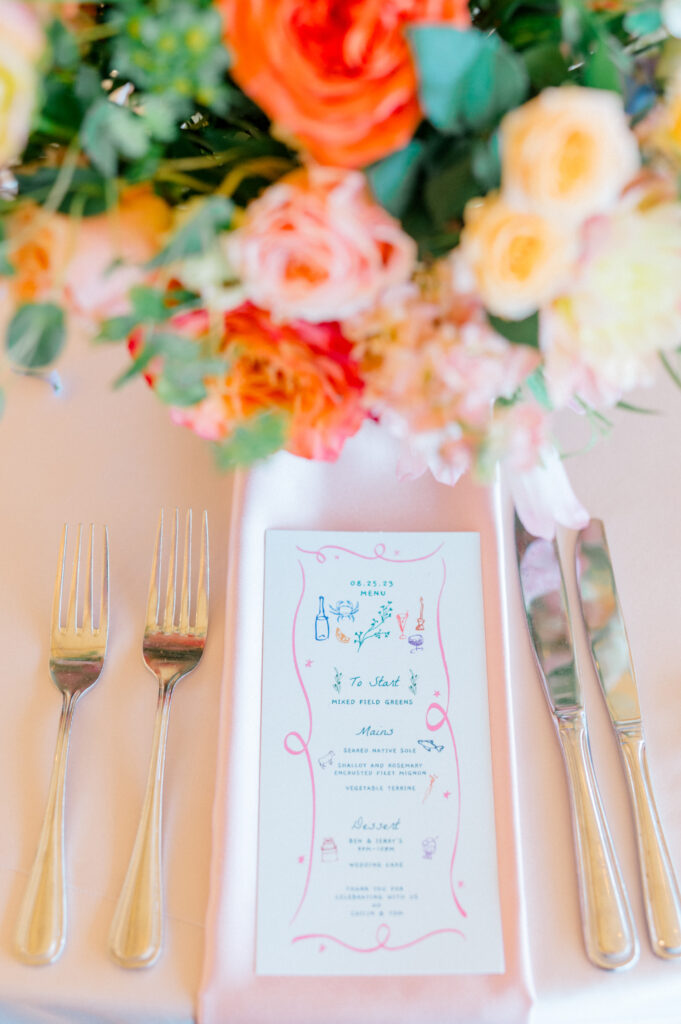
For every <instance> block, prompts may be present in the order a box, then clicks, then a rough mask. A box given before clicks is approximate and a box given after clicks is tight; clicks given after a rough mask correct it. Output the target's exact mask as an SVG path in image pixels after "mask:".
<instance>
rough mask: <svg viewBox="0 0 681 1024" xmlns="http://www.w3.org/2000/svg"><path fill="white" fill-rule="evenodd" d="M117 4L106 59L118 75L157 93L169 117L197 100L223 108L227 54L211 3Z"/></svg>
mask: <svg viewBox="0 0 681 1024" xmlns="http://www.w3.org/2000/svg"><path fill="white" fill-rule="evenodd" d="M121 7H122V11H121V12H119V13H117V14H114V15H113V18H112V21H113V22H114V24H115V25H116V27H117V28H118V32H117V35H116V37H115V42H114V45H113V48H112V62H113V67H115V68H116V69H117V71H118V73H119V75H120V76H121V77H123V78H124V79H127V80H129V81H130V82H133V83H134V85H135V86H136V88H137V89H138V90H139V91H140V92H141V93H143V94H150V95H152V96H156V97H162V98H163V102H164V104H166V106H167V112H168V113H169V114H170V115H172V117H174V118H175V119H180V118H182V117H187V116H189V115H191V114H192V113H193V111H194V109H195V105H196V104H197V103H198V104H199V105H200V106H203V107H208V108H211V109H213V110H215V111H217V112H219V113H225V112H226V111H227V109H228V108H229V99H230V95H231V94H230V91H229V90H228V88H227V87H226V84H225V72H226V71H227V68H228V65H229V57H228V54H227V51H226V49H225V47H224V46H223V43H222V19H221V17H220V12H219V11H218V10H217V8H216V7H213V6H209V5H203V7H201V6H200V5H198V4H196V3H194V2H188V0H174V2H172V3H155V4H143V3H125V4H122V5H121ZM146 103H147V98H146V95H145V99H144V105H145V106H146Z"/></svg>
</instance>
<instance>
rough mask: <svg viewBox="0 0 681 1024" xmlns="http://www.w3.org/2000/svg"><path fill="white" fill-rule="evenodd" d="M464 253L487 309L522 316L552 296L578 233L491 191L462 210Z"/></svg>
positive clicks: (562, 279)
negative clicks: (512, 203)
mask: <svg viewBox="0 0 681 1024" xmlns="http://www.w3.org/2000/svg"><path fill="white" fill-rule="evenodd" d="M464 220H465V227H464V230H463V233H462V235H461V253H462V256H463V259H464V260H465V262H466V263H467V264H468V266H469V267H470V269H471V270H472V272H473V275H474V277H475V280H476V284H477V289H478V291H479V293H480V296H481V298H482V301H483V302H484V304H485V306H486V307H487V309H488V310H489V311H490V312H491V313H494V314H496V315H497V316H503V317H508V318H509V319H511V320H521V319H523V317H526V316H529V315H530V314H531V313H532V312H533V311H534V310H536V309H537V308H538V307H539V306H541V305H542V304H543V303H545V302H547V301H548V300H550V299H552V298H554V297H555V296H556V295H557V294H558V293H559V291H560V290H561V288H562V287H563V286H564V284H565V282H566V279H567V277H568V275H569V273H570V271H571V269H572V268H573V266H574V262H575V258H576V251H577V250H576V236H575V235H574V234H573V233H572V232H571V231H569V230H567V231H566V230H563V229H561V228H560V227H558V226H557V225H556V224H555V223H554V222H553V221H550V220H547V219H546V218H544V217H542V216H540V215H539V214H538V213H527V212H523V211H520V210H516V209H513V208H512V207H510V206H509V205H508V204H507V203H506V202H505V201H504V199H503V198H502V197H501V196H499V195H496V194H493V193H491V194H490V195H488V196H487V197H486V198H485V199H473V200H471V202H470V203H468V205H467V206H466V209H465V211H464Z"/></svg>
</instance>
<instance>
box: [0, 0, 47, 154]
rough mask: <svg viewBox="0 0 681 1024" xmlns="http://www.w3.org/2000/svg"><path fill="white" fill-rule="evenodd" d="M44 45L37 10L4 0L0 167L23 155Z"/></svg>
mask: <svg viewBox="0 0 681 1024" xmlns="http://www.w3.org/2000/svg"><path fill="white" fill-rule="evenodd" d="M43 47H44V38H43V32H42V28H41V25H40V22H39V21H38V18H37V17H36V15H35V13H34V12H33V11H32V10H31V9H30V8H29V7H28V5H27V4H23V3H19V2H18V0H0V167H3V166H4V165H6V164H8V163H10V162H11V161H13V160H15V159H16V158H17V157H18V156H20V155H21V152H22V150H23V148H24V146H25V145H26V140H27V139H28V135H29V131H30V127H31V118H32V116H33V110H34V107H35V102H36V96H37V91H38V72H37V67H36V65H37V61H38V59H39V57H40V55H41V53H42V50H43Z"/></svg>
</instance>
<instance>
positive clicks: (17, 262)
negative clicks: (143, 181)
mask: <svg viewBox="0 0 681 1024" xmlns="http://www.w3.org/2000/svg"><path fill="white" fill-rule="evenodd" d="M169 226H170V209H169V207H168V206H167V205H166V203H165V202H164V201H163V200H162V199H160V198H159V197H158V196H156V195H154V193H153V192H152V191H151V189H150V188H148V187H147V186H145V185H140V186H134V187H132V188H129V189H127V190H126V191H125V192H124V193H123V194H122V196H121V199H120V202H119V205H118V206H117V207H116V208H115V209H113V210H108V211H107V212H106V213H102V214H99V215H98V216H95V217H84V218H82V219H80V220H76V219H74V218H71V217H68V216H66V215H64V214H59V213H55V214H45V213H44V211H42V210H41V209H40V207H38V206H35V205H34V204H33V203H27V204H25V205H23V206H21V207H20V208H19V209H18V210H17V211H16V213H14V214H12V215H11V217H10V218H9V237H10V258H11V261H12V263H13V264H14V266H15V268H16V273H15V274H14V276H12V277H11V278H10V279H9V286H10V290H11V292H12V294H13V296H14V298H15V299H16V300H17V301H19V302H30V301H35V300H38V299H41V298H47V297H50V296H51V297H53V298H57V299H60V298H61V299H63V301H65V303H66V304H67V305H68V306H69V307H70V308H71V309H72V310H73V311H74V312H76V313H79V314H82V315H85V316H89V317H94V318H100V317H108V316H116V315H118V314H120V313H124V312H125V311H126V309H127V308H128V306H127V293H128V290H129V289H130V288H131V287H132V286H133V285H135V284H138V283H140V282H141V281H142V280H144V278H145V277H146V276H147V271H146V270H145V269H144V267H143V264H144V263H146V262H147V261H148V260H150V259H151V258H152V256H153V255H154V254H155V253H156V252H157V250H158V247H159V243H160V240H161V237H162V236H163V234H164V233H165V231H167V230H168V228H169ZM13 239H16V243H15V244H14V245H13V246H12V240H13ZM117 261H121V265H120V266H114V264H115V263H117Z"/></svg>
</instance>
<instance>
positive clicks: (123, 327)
mask: <svg viewBox="0 0 681 1024" xmlns="http://www.w3.org/2000/svg"><path fill="white" fill-rule="evenodd" d="M138 323H139V321H138V319H137V317H136V316H133V315H132V314H128V315H127V316H112V317H111V318H110V319H109V320H104V321H103V322H102V325H101V327H100V329H99V334H98V335H97V337H96V338H95V341H123V339H125V338H127V337H128V335H129V334H131V332H132V331H134V329H135V328H136V327H137V324H138Z"/></svg>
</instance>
